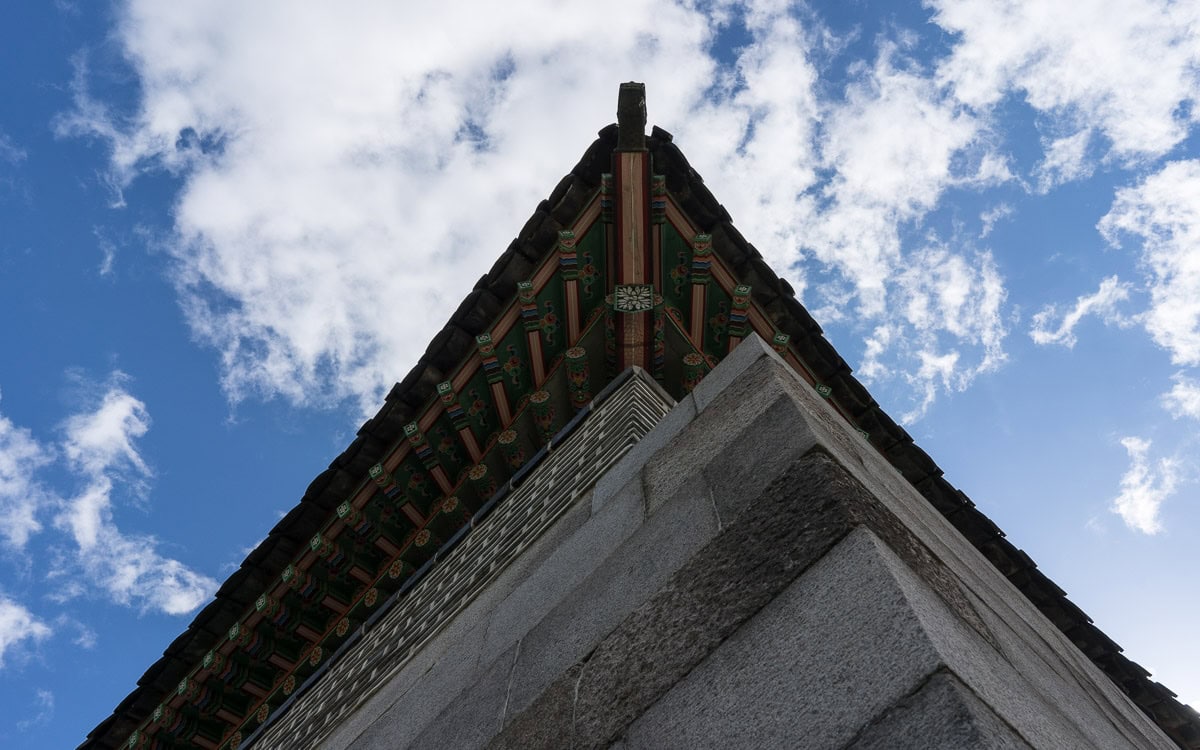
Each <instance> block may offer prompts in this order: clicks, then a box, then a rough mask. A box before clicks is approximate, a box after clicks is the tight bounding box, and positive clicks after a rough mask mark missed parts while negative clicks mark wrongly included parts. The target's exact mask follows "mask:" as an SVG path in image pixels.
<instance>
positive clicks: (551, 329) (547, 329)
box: [540, 300, 558, 347]
mask: <svg viewBox="0 0 1200 750" xmlns="http://www.w3.org/2000/svg"><path fill="white" fill-rule="evenodd" d="M542 309H543V310H544V311H545V313H544V314H543V315H542V319H541V323H540V327H541V329H542V335H543V336H545V337H546V345H547V346H550V347H553V346H554V345H555V344H554V337H555V334H557V333H558V315H557V314H556V313H555V312H554V303H553V302H551V301H549V300H547V301H545V302H543V303H542Z"/></svg>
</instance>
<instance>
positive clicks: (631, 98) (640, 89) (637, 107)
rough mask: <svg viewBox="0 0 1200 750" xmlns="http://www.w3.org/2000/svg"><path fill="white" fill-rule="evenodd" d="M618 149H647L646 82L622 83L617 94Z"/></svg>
mask: <svg viewBox="0 0 1200 750" xmlns="http://www.w3.org/2000/svg"><path fill="white" fill-rule="evenodd" d="M617 150H618V151H645V150H646V84H644V83H636V82H634V81H630V82H629V83H622V84H621V91H620V93H619V94H618V95H617Z"/></svg>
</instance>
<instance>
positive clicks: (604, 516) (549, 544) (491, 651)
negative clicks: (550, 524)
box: [483, 481, 645, 660]
mask: <svg viewBox="0 0 1200 750" xmlns="http://www.w3.org/2000/svg"><path fill="white" fill-rule="evenodd" d="M590 510H591V508H590V507H589V503H588V499H587V498H583V499H581V500H579V501H578V502H577V503H576V505H575V507H574V508H572V510H571V514H570V517H569V518H564V519H562V520H560V521H559V523H557V524H555V526H554V528H552V529H551V530H550V531H548V532H547V533H546V534H545V535H544V536H543V537H542V538H541V539H539V540H538V541H537V542H536V547H537V549H534V550H527V552H526V554H530V553H532V554H531V558H532V559H529V560H520V561H519V562H518V564H519V568H518V569H514V573H513V576H514V577H515V576H516V575H520V578H519V579H518V580H517V582H516V583H515V585H514V586H513V587H512V589H511V593H510V594H508V595H507V596H506V597H505V598H504V599H503V600H502V601H500V602H499V603H498V604H497V606H496V609H495V611H494V612H493V613H492V615H491V618H490V621H489V623H488V628H487V634H486V636H485V642H484V649H483V652H484V658H485V659H490V658H492V657H493V656H494V655H495V654H496V653H498V652H500V651H502V650H503V649H506V648H508V647H509V646H510V645H511V644H512V643H513V640H514V639H516V638H522V637H525V634H526V633H528V632H529V631H530V630H532V629H533V628H534V627H536V626H537V625H538V623H539V622H541V621H542V619H543V618H545V617H546V615H547V614H549V612H550V611H551V610H553V609H554V607H556V606H558V604H559V603H560V602H562V601H563V600H564V599H565V598H567V597H568V596H569V595H570V593H571V592H572V591H574V590H575V588H576V587H577V586H579V585H580V584H581V583H582V582H583V581H584V579H586V577H587V576H589V575H592V574H593V573H595V571H596V569H597V568H599V567H601V566H602V565H603V564H604V561H605V558H607V557H608V555H609V554H610V553H611V552H612V550H614V549H616V548H617V547H618V546H620V544H621V543H622V542H624V541H625V540H626V539H628V538H629V536H630V535H631V534H633V533H634V531H635V530H636V529H637V528H638V527H640V526H641V525H642V521H643V519H644V517H645V501H644V500H643V498H642V491H641V483H640V482H637V481H634V482H630V483H629V484H628V485H626V487H625V488H624V490H623V491H622V492H620V493H617V494H616V496H614V497H612V498H610V500H609V502H607V503H605V505H604V506H603V507H602V508H601V509H599V510H598V511H595V512H593V513H592V514H591V516H590V517H589V511H590ZM576 519H578V520H576ZM543 561H544V562H543ZM535 645H536V638H535V639H534V640H533V641H531V647H532V646H535ZM526 653H527V660H528V659H529V657H528V651H527V652H526Z"/></svg>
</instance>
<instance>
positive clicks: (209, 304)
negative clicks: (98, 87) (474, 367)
mask: <svg viewBox="0 0 1200 750" xmlns="http://www.w3.org/2000/svg"><path fill="white" fill-rule="evenodd" d="M464 14H469V16H470V18H469V20H470V23H466V22H465V21H466V20H467V19H466V17H465V15H464ZM614 14H616V15H619V16H620V17H621V18H622V23H621V24H618V25H614V24H611V23H607V22H606V19H608V18H610V17H612V16H613V15H614ZM728 24H738V25H740V26H741V27H742V28H740V29H739V33H741V32H744V33H745V35H746V38H747V39H748V41H747V43H746V44H745V45H744V46H742V47H740V48H738V49H737V50H735V54H736V56H737V57H736V62H735V63H734V64H733V65H730V66H723V65H722V64H719V63H718V62H717V59H716V58H715V57H714V55H713V51H712V49H711V45H712V43H713V40H714V38H715V37H714V35H715V34H716V33H717V32H718V31H719V30H720V27H721V26H722V25H728ZM531 25H535V26H537V27H539V28H554V29H555V33H554V35H553V37H546V36H545V35H531V34H528V33H527V29H528V28H530V27H531ZM117 38H118V39H119V40H120V42H121V43H122V45H123V46H124V49H125V51H126V54H127V56H128V58H129V59H130V60H131V61H132V63H133V65H134V67H135V69H136V72H137V74H138V77H139V82H140V89H141V91H142V99H141V101H140V107H139V108H138V109H137V110H136V111H135V112H133V113H130V114H128V115H127V116H121V115H120V114H118V113H115V112H113V111H111V110H110V109H108V108H106V107H105V105H104V104H103V103H101V102H97V101H95V100H94V99H92V98H90V97H89V96H88V94H87V90H86V86H85V85H83V84H84V83H85V82H86V64H85V63H86V60H83V59H82V58H81V60H80V63H79V69H80V71H81V75H80V79H79V80H80V85H78V86H77V87H76V102H77V106H76V108H75V110H74V112H72V113H69V114H68V115H65V116H64V117H62V118H60V120H59V122H58V126H59V131H60V132H61V133H75V134H87V135H90V136H94V137H97V138H99V139H101V140H103V141H105V142H107V143H108V144H109V145H110V148H111V166H112V171H113V175H114V182H115V184H116V186H117V187H118V188H120V187H121V186H122V185H124V184H126V183H127V182H128V181H129V180H132V179H134V178H135V177H136V176H137V175H138V174H140V173H141V172H143V171H146V170H153V169H168V170H171V171H174V172H176V173H178V174H179V175H180V176H181V177H182V184H183V189H182V192H181V194H180V197H179V200H178V204H177V206H176V212H175V216H176V226H175V236H174V237H173V239H172V240H171V242H170V243H169V244H170V252H171V253H172V254H173V256H174V257H175V258H176V260H177V266H176V269H175V282H176V284H177V287H178V290H179V293H180V296H181V298H182V301H183V306H184V309H185V311H186V315H187V319H188V321H189V324H190V325H191V327H192V329H193V331H194V332H195V334H196V335H197V337H198V338H199V339H200V340H201V341H203V342H205V343H206V344H208V345H210V346H212V347H213V348H214V349H216V350H217V351H218V352H219V355H220V358H221V363H222V371H223V373H224V375H223V384H224V388H225V390H226V392H227V394H228V395H229V397H230V399H231V400H232V401H234V402H236V401H238V400H240V399H243V398H246V397H249V396H257V397H263V398H271V397H275V396H282V397H285V398H288V399H290V400H291V401H293V402H295V403H297V404H308V403H328V402H329V401H330V400H331V399H332V400H339V399H342V398H346V397H352V398H357V399H358V401H359V403H360V405H361V406H362V408H363V410H364V412H371V411H373V410H374V408H375V406H376V404H377V403H378V400H379V399H380V397H381V396H382V394H383V393H384V391H385V390H386V388H387V387H388V386H389V385H390V383H391V382H392V381H393V380H394V379H395V378H396V377H397V376H398V375H401V374H403V373H404V372H406V371H407V369H408V367H409V366H411V363H412V361H413V360H414V359H415V357H416V356H417V355H418V354H419V353H420V351H421V347H422V346H423V345H424V342H425V341H426V340H427V339H428V332H429V331H430V330H436V328H437V327H439V326H440V325H441V324H442V322H443V321H444V319H445V317H446V316H447V314H448V313H449V312H450V311H451V310H452V309H453V306H454V304H455V303H456V302H457V301H458V300H459V299H461V298H462V297H463V296H464V295H465V293H466V292H467V290H468V287H469V285H470V284H471V283H472V282H473V280H474V279H475V278H476V274H478V273H480V272H481V271H482V270H484V269H487V268H489V267H490V266H491V264H492V262H493V261H494V259H495V257H496V255H497V254H498V252H499V250H500V248H502V247H503V246H504V245H505V243H506V242H507V238H508V237H509V236H511V235H512V234H513V233H515V232H516V231H517V229H518V228H519V226H520V222H521V221H522V220H523V219H524V217H525V216H526V215H527V213H528V211H529V209H530V207H531V206H534V205H536V202H537V201H538V200H539V199H540V198H541V197H542V196H543V195H544V192H545V191H546V190H547V189H548V188H549V186H551V185H553V184H554V181H555V180H556V179H557V177H558V176H559V175H560V174H561V172H562V171H563V170H564V169H565V168H566V167H567V166H568V165H570V164H572V163H573V162H574V160H575V159H576V158H577V156H578V155H579V153H580V151H581V149H582V148H583V146H584V144H586V143H587V141H588V140H589V139H590V134H591V133H592V132H594V130H595V128H596V125H597V123H604V122H609V121H611V120H612V107H613V101H614V93H615V89H616V83H617V80H616V79H615V78H614V77H613V74H612V73H611V71H613V70H625V71H628V73H627V74H623V75H622V76H621V77H635V78H637V79H639V80H644V81H645V82H646V83H647V86H648V88H649V91H650V120H651V122H656V123H659V124H662V125H664V126H666V127H668V128H669V129H671V130H672V131H673V132H675V133H676V135H677V141H678V142H679V143H680V145H681V146H683V147H684V148H685V149H686V150H687V152H688V153H689V155H691V156H692V158H693V159H694V160H695V164H696V166H697V167H698V168H699V170H700V171H701V172H702V173H703V174H705V175H706V176H707V178H708V179H709V181H710V183H712V184H713V185H714V188H715V189H717V190H718V191H719V192H720V194H721V196H722V198H723V199H724V200H726V201H728V205H729V208H730V210H731V212H732V213H733V215H734V216H735V218H736V220H737V221H738V224H739V226H742V227H744V228H751V229H754V230H756V231H757V232H758V233H759V234H757V235H756V236H755V237H754V238H753V239H754V240H755V241H756V243H757V244H758V245H759V246H760V248H761V250H762V252H763V253H764V254H765V255H766V257H767V260H768V262H769V263H770V264H771V265H772V266H773V267H774V268H776V269H777V270H778V271H780V272H781V273H783V274H784V275H785V276H787V277H788V278H789V280H790V281H792V282H793V284H794V285H795V287H796V288H797V289H798V290H799V291H800V292H802V293H803V292H804V291H805V287H806V282H807V279H806V274H805V271H804V269H803V268H802V267H801V265H800V264H801V262H802V261H811V262H815V263H816V264H818V265H820V266H821V267H822V268H825V269H831V270H832V271H833V272H834V274H835V275H836V278H832V279H830V282H831V283H832V284H833V285H834V286H836V287H838V288H840V289H848V290H852V292H853V294H854V295H855V297H854V301H856V302H857V306H858V308H859V310H860V312H861V315H863V316H865V320H864V325H869V326H877V325H879V324H882V323H883V320H884V318H885V313H886V311H887V301H888V295H889V294H891V293H892V291H893V290H891V289H890V288H889V285H890V283H891V281H890V276H891V274H893V273H894V272H896V271H897V269H899V268H901V267H903V266H904V265H905V260H904V248H903V247H902V242H901V230H902V229H903V228H905V227H911V226H913V225H915V224H918V223H919V222H920V221H921V220H922V219H923V217H924V216H925V215H926V214H927V213H928V212H929V211H931V210H932V209H934V208H935V207H936V206H937V205H938V203H939V201H940V200H941V197H942V196H943V194H944V193H945V191H946V190H948V189H952V188H963V189H977V188H981V187H986V186H989V185H994V184H997V183H1000V182H1004V181H1007V180H1010V179H1011V178H1012V175H1011V172H1010V169H1009V165H1008V163H1007V160H1006V159H1005V158H1004V157H1002V156H1001V155H999V154H998V153H997V152H996V151H995V150H994V149H993V148H992V146H991V144H990V139H991V136H990V134H989V132H988V130H987V127H986V125H987V124H986V122H985V121H983V120H982V119H980V118H978V117H977V116H975V115H973V114H972V113H971V112H970V111H969V110H968V109H967V108H965V107H963V106H962V105H961V103H960V102H958V101H957V100H955V99H954V97H953V96H951V95H950V93H949V90H948V89H947V88H945V87H943V86H940V85H939V84H938V83H936V82H934V81H931V80H930V77H929V71H928V70H923V69H921V68H920V67H919V66H917V65H916V64H915V63H914V62H913V61H912V60H911V59H910V56H909V54H908V52H907V51H906V48H905V47H904V45H906V44H907V43H908V40H907V38H901V39H900V41H899V42H898V43H897V42H891V41H884V42H882V43H881V45H880V50H879V55H878V59H877V60H876V62H875V63H874V64H873V65H868V66H859V67H857V68H856V69H855V71H854V72H853V75H852V81H851V84H850V85H849V88H848V89H847V90H846V91H844V92H822V91H821V89H820V88H819V86H818V74H817V68H816V66H815V64H814V62H813V58H814V56H815V55H827V54H828V53H829V50H831V49H834V48H835V47H837V46H838V44H839V41H838V40H836V39H834V38H833V37H832V35H831V34H830V33H829V32H828V31H827V30H826V29H823V28H821V27H819V26H818V25H817V24H816V22H815V21H814V20H813V19H812V18H811V16H810V15H809V14H808V13H807V11H805V10H803V9H801V8H799V7H798V6H797V5H796V4H795V3H792V2H755V3H733V2H716V3H702V4H693V3H690V2H677V3H651V2H649V0H624V2H620V3H617V5H616V6H613V5H611V4H610V5H606V6H578V7H576V6H571V7H569V8H568V7H567V6H563V5H562V4H560V3H555V2H551V1H550V0H536V1H534V2H529V3H522V4H520V5H519V6H517V7H508V6H504V7H500V6H496V7H495V8H491V7H489V8H488V9H480V8H477V7H472V8H470V9H456V7H455V6H444V7H443V6H439V7H437V8H436V9H433V8H429V9H420V10H414V9H411V8H404V9H400V8H397V7H396V6H394V4H388V3H384V2H374V3H370V2H368V3H362V4H358V5H356V6H355V9H354V10H352V11H348V10H347V9H345V8H333V7H332V6H330V7H325V6H320V5H311V4H310V5H303V6H295V4H292V3H285V2H266V3H255V4H252V5H247V4H245V3H233V2H222V3H171V4H168V5H163V4H162V3H158V2H151V1H150V0H136V1H135V2H130V3H129V4H128V5H127V6H126V8H125V12H124V13H123V15H122V16H121V19H120V22H119V24H118V31H117ZM397 39H406V40H408V42H407V43H405V44H397V43H396V40H397ZM297 40H305V41H304V42H303V43H298V42H297ZM599 59H603V60H605V61H606V64H605V65H603V66H597V65H595V64H594V61H595V60H599ZM268 61H269V62H268ZM884 354H885V355H886V354H887V353H886V352H885V353H884ZM972 361H973V360H972V358H971V357H970V356H967V353H966V352H964V356H963V360H962V362H963V363H965V364H964V365H962V366H961V367H962V368H964V369H961V371H962V372H967V371H969V369H970V367H972V366H973V365H971V364H970V363H971V362H972ZM910 365H911V366H918V365H917V364H916V360H915V359H913V360H911V361H909V362H908V363H907V364H904V363H900V362H889V364H888V370H889V371H890V372H896V373H900V374H902V373H903V372H904V370H905V367H907V366H910Z"/></svg>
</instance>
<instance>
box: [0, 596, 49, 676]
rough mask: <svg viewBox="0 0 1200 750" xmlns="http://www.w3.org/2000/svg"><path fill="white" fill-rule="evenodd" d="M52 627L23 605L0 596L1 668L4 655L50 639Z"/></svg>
mask: <svg viewBox="0 0 1200 750" xmlns="http://www.w3.org/2000/svg"><path fill="white" fill-rule="evenodd" d="M52 632H53V631H51V629H50V626H49V625H47V624H46V623H44V622H42V621H41V620H39V619H38V618H37V617H36V616H35V615H34V614H33V613H32V612H30V611H29V610H28V609H26V608H25V607H24V606H22V605H21V604H19V603H17V602H15V601H13V600H12V599H9V598H8V597H6V596H4V595H3V594H0V667H3V666H4V655H5V654H6V653H8V652H9V651H10V650H12V649H14V648H17V647H20V646H21V645H22V644H23V643H25V642H27V641H32V642H34V643H36V642H38V641H41V640H44V639H46V638H48V637H49V636H50V635H51V633H52Z"/></svg>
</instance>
